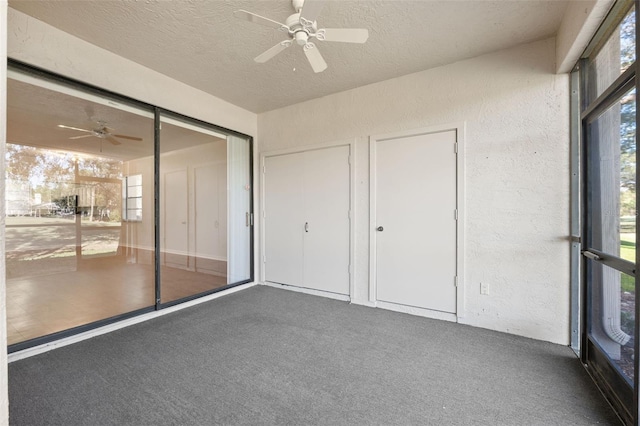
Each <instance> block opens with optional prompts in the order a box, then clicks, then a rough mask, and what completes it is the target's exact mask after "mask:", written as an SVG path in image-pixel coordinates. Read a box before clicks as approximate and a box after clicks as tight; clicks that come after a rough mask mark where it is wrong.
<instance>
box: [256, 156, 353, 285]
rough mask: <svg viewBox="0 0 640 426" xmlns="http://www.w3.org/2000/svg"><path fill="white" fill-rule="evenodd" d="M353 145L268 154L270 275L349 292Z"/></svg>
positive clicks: (279, 280)
mask: <svg viewBox="0 0 640 426" xmlns="http://www.w3.org/2000/svg"><path fill="white" fill-rule="evenodd" d="M349 170H350V168H349V147H348V146H341V147H332V148H324V149H318V150H313V151H307V152H301V153H294V154H286V155H279V156H273V157H267V158H265V212H266V217H265V253H266V264H265V279H266V280H267V281H271V282H277V283H281V284H288V285H294V286H298V287H304V288H310V289H315V290H321V291H327V292H332V293H338V294H345V295H347V294H349V247H350V223H349V205H350V188H349V182H350V178H349Z"/></svg>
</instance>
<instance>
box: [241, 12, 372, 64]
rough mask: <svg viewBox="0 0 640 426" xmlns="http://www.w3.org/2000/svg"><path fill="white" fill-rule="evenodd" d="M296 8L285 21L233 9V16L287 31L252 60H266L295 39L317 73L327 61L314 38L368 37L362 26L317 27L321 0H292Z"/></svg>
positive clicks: (358, 40) (359, 39) (360, 39)
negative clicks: (281, 21) (284, 36)
mask: <svg viewBox="0 0 640 426" xmlns="http://www.w3.org/2000/svg"><path fill="white" fill-rule="evenodd" d="M291 3H292V4H293V8H294V10H295V11H296V13H294V14H293V15H291V16H289V17H288V18H287V19H286V21H285V23H284V24H282V23H280V22H276V21H273V20H271V19H269V18H265V17H263V16H260V15H256V14H255V13H251V12H247V11H246V10H236V11H235V12H234V15H235V16H236V18H239V19H245V20H247V21H250V22H255V23H256V24H261V25H265V26H267V27H271V28H275V29H278V30H280V31H282V32H285V33H287V35H288V36H289V39H288V40H284V41H281V42H280V43H278V44H276V45H275V46H273V47H272V48H271V49H269V50H267V51H266V52H264V53H262V54H260V55H258V56H257V57H256V58H255V59H254V60H255V61H256V62H259V63H264V62H267V61H268V60H269V59H271V58H273V57H274V56H276V55H277V54H278V53H280V52H282V51H283V50H285V49H286V48H287V47H289V46H291V45H292V44H293V43H294V42H295V43H296V44H298V45H300V46H302V50H303V51H304V54H305V55H306V57H307V59H308V60H309V63H310V64H311V68H313V71H314V72H316V73H318V72H322V71H324V70H325V69H327V63H326V62H325V60H324V58H323V57H322V55H321V54H320V52H319V51H318V48H317V47H316V45H315V43H314V42H313V41H312V40H313V39H316V40H319V41H339V42H343V43H364V42H366V41H367V39H368V38H369V31H368V30H367V29H364V28H322V29H318V23H317V22H316V18H317V17H318V15H319V14H320V12H321V11H322V8H323V7H324V2H323V1H321V0H292V1H291Z"/></svg>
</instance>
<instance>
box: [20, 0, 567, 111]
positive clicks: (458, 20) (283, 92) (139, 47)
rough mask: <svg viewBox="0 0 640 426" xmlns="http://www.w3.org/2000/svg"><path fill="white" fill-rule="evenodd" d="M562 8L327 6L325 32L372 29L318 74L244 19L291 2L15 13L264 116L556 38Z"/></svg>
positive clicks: (533, 3) (391, 2) (23, 7)
mask: <svg viewBox="0 0 640 426" xmlns="http://www.w3.org/2000/svg"><path fill="white" fill-rule="evenodd" d="M566 5H567V2H566V1H561V0H547V1H542V0H508V1H505V0H498V1H491V0H475V1H455V0H449V1H429V0H423V1H407V0H366V1H336V0H333V1H327V2H326V5H325V7H324V9H323V11H322V13H321V14H320V16H319V18H318V26H319V27H324V28H349V27H353V28H367V29H368V30H369V40H368V41H367V43H366V44H364V45H360V44H347V43H329V42H318V43H317V45H318V48H319V49H320V51H321V53H322V55H323V56H324V58H325V60H326V62H327V64H328V65H329V67H328V69H327V70H326V71H324V72H322V73H319V74H315V73H313V71H312V70H311V68H310V66H309V64H308V63H307V61H306V58H305V56H304V54H303V52H302V50H301V48H300V47H299V46H296V45H294V46H292V47H291V48H289V49H287V50H285V51H284V52H283V53H281V54H280V55H278V56H277V57H276V58H274V59H272V60H271V61H269V62H267V63H265V64H258V63H255V62H254V61H253V58H254V57H256V56H257V55H259V54H260V53H262V52H264V51H265V50H267V49H268V48H270V47H272V46H274V45H275V44H276V43H278V42H279V41H281V40H284V39H285V38H286V36H285V35H284V34H283V33H281V32H279V31H277V30H274V29H271V28H268V27H263V26H260V25H257V24H254V23H251V22H247V21H240V20H238V19H236V18H235V17H234V15H233V11H234V10H237V9H245V10H248V11H251V12H254V13H257V14H259V15H262V16H265V17H268V18H270V19H273V20H276V21H279V22H284V21H285V20H286V18H287V16H288V15H290V14H291V13H292V6H291V3H290V1H288V0H279V1H273V0H268V1H265V0H238V1H229V0H225V1H222V0H217V1H203V0H176V1H164V0H163V1H157V0H145V1H122V0H117V1H104V0H82V1H69V0H67V1H48V0H47V1H34V0H10V1H9V6H10V7H12V8H14V9H17V10H20V11H22V12H24V13H26V14H28V15H31V16H33V17H35V18H37V19H39V20H42V21H44V22H46V23H48V24H50V25H52V26H54V27H57V28H59V29H61V30H63V31H65V32H67V33H70V34H73V35H75V36H77V37H79V38H81V39H83V40H86V41H88V42H90V43H92V44H95V45H97V46H100V47H102V48H104V49H106V50H109V51H111V52H114V53H116V54H118V55H120V56H123V57H125V58H127V59H130V60H132V61H134V62H137V63H139V64H142V65H144V66H147V67H149V68H151V69H154V70H156V71H158V72H161V73H163V74H165V75H168V76H170V77H172V78H174V79H176V80H180V81H182V82H184V83H186V84H188V85H190V86H193V87H196V88H198V89H200V90H203V91H205V92H208V93H210V94H212V95H215V96H217V97H219V98H221V99H224V100H226V101H228V102H231V103H233V104H235V105H238V106H240V107H243V108H245V109H248V110H250V111H253V112H256V113H260V112H264V111H269V110H272V109H276V108H280V107H283V106H287V105H291V104H295V103H298V102H302V101H305V100H309V99H313V98H318V97H321V96H326V95H328V94H331V93H336V92H340V91H343V90H347V89H352V88H355V87H359V86H363V85H366V84H370V83H374V82H377V81H382V80H386V79H389V78H393V77H398V76H401V75H405V74H410V73H413V72H417V71H421V70H425V69H428V68H432V67H435V66H438V65H443V64H447V63H452V62H456V61H459V60H462V59H466V58H470V57H474V56H477V55H480V54H483V53H487V52H491V51H495V50H499V49H503V48H507V47H510V46H515V45H518V44H521V43H526V42H530V41H534V40H539V39H542V38H546V37H549V36H552V35H554V34H555V33H556V31H557V30H558V27H559V25H560V22H561V20H562V16H563V13H564V10H565V9H566Z"/></svg>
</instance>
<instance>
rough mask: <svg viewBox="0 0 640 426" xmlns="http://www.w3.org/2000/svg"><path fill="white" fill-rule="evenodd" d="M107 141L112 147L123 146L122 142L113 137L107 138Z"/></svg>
mask: <svg viewBox="0 0 640 426" xmlns="http://www.w3.org/2000/svg"><path fill="white" fill-rule="evenodd" d="M105 139H106V140H108V141H109V142H111V144H112V145H122V142H120V141H119V140H116V139H114V138H113V137H112V136H107V137H106V138H105Z"/></svg>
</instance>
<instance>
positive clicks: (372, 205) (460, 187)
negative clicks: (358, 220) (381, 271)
mask: <svg viewBox="0 0 640 426" xmlns="http://www.w3.org/2000/svg"><path fill="white" fill-rule="evenodd" d="M452 130H453V131H455V132H456V143H457V156H456V192H457V194H456V203H457V210H458V221H457V223H456V240H457V241H456V277H457V284H456V286H457V289H456V314H446V313H439V312H437V311H431V310H428V309H421V308H415V307H410V306H407V307H403V306H401V305H394V304H388V303H386V302H382V301H378V300H377V299H376V291H377V282H376V276H377V269H376V258H377V256H376V254H377V253H376V236H377V232H376V226H377V225H376V223H377V222H376V191H377V188H376V172H377V171H376V143H377V142H379V141H384V140H388V139H397V138H403V137H410V136H419V135H424V134H433V133H442V132H448V131H452ZM464 141H465V123H463V122H462V123H453V124H445V125H440V126H430V127H424V128H420V129H414V130H405V131H402V132H395V133H387V134H381V135H374V136H370V137H369V302H370V304H371V305H373V306H380V307H383V308H387V309H392V310H398V311H402V312H407V313H412V314H416V315H422V316H427V317H432V318H438V319H444V320H452V321H455V320H457V318H462V317H463V316H464V282H465V281H464V228H465V226H464V224H465V206H464V200H465V197H464V188H465V185H464V182H465V170H464Z"/></svg>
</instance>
